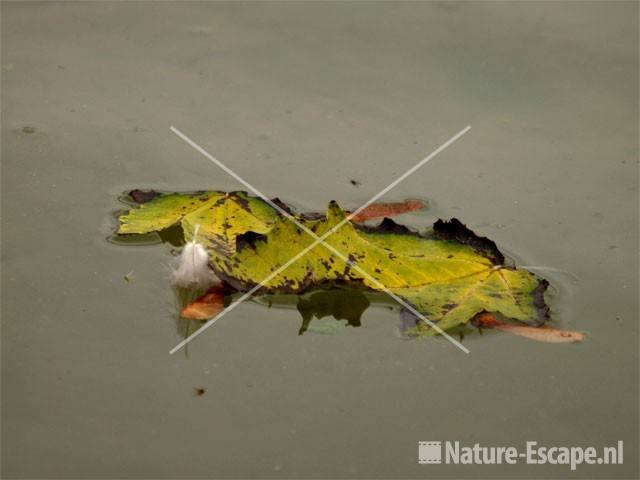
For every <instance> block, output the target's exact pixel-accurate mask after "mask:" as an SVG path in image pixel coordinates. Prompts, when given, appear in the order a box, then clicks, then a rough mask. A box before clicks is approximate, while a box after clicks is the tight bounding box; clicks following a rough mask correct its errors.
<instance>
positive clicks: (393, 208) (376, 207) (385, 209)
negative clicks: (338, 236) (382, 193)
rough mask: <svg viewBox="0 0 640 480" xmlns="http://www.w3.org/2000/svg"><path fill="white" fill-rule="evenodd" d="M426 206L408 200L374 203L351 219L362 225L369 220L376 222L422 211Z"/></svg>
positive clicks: (418, 201)
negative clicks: (376, 220)
mask: <svg viewBox="0 0 640 480" xmlns="http://www.w3.org/2000/svg"><path fill="white" fill-rule="evenodd" d="M424 207H425V204H424V202H423V201H421V200H406V201H404V202H390V203H374V204H372V205H369V206H368V207H366V208H364V209H363V210H362V211H360V212H358V214H357V215H355V216H353V217H352V218H351V221H352V222H354V223H362V222H365V221H367V220H375V219H378V218H384V217H393V216H394V215H401V214H403V213H407V212H413V211H414V210H420V209H421V208H424Z"/></svg>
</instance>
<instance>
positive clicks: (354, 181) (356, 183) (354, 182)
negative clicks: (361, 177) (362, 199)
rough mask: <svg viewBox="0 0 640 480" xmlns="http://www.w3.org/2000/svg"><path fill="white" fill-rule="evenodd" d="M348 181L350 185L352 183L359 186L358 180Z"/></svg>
mask: <svg viewBox="0 0 640 480" xmlns="http://www.w3.org/2000/svg"><path fill="white" fill-rule="evenodd" d="M349 182H350V183H351V185H353V186H354V187H359V186H360V182H359V181H358V180H353V179H351V180H349Z"/></svg>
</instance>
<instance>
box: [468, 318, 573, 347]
mask: <svg viewBox="0 0 640 480" xmlns="http://www.w3.org/2000/svg"><path fill="white" fill-rule="evenodd" d="M473 323H474V324H475V325H476V326H477V327H480V328H496V329H498V330H503V331H505V332H509V333H512V334H513V335H518V336H520V337H525V338H528V339H530V340H536V341H538V342H545V343H575V342H582V341H583V340H584V338H585V336H584V333H582V332H576V331H573V330H560V329H558V328H553V327H529V326H524V325H513V324H510V323H504V322H501V321H499V320H498V319H496V317H494V316H493V315H491V314H490V313H486V312H485V313H480V314H478V315H476V316H475V318H474V319H473Z"/></svg>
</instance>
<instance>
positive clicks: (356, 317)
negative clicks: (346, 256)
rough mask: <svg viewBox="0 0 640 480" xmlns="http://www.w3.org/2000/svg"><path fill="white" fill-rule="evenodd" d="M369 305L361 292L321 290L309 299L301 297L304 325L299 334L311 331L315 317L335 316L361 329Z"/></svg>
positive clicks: (300, 303) (299, 309) (299, 303)
mask: <svg viewBox="0 0 640 480" xmlns="http://www.w3.org/2000/svg"><path fill="white" fill-rule="evenodd" d="M369 305H370V302H369V300H368V299H367V297H366V296H365V295H364V294H363V293H362V292H361V291H359V290H345V289H339V290H336V289H334V290H320V291H317V292H314V293H312V294H311V295H309V296H308V297H307V298H305V297H300V299H299V300H298V305H297V307H298V311H299V312H300V315H302V325H301V326H300V330H298V334H299V335H302V334H303V333H304V332H306V331H307V330H308V329H309V324H310V323H311V320H313V318H314V317H315V318H317V319H318V320H321V319H323V318H325V317H330V316H333V318H335V319H336V320H346V321H347V325H351V326H352V327H359V326H360V318H361V317H362V314H363V313H364V311H365V310H366V309H367V308H369Z"/></svg>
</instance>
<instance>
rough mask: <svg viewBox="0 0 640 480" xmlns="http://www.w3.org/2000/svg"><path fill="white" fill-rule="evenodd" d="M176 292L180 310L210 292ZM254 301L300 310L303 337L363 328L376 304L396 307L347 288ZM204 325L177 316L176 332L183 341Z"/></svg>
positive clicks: (226, 299)
mask: <svg viewBox="0 0 640 480" xmlns="http://www.w3.org/2000/svg"><path fill="white" fill-rule="evenodd" d="M174 291H175V295H176V300H177V304H178V311H182V310H183V309H184V307H186V306H187V305H189V304H191V303H193V302H194V301H196V300H201V299H202V296H203V295H204V294H205V293H206V292H204V291H194V290H188V289H183V288H176V289H174ZM240 295H241V294H240V293H238V292H235V293H229V294H227V295H226V296H225V297H224V306H228V305H229V304H230V303H231V302H233V301H234V300H235V299H236V297H239V296H240ZM251 300H252V301H254V302H255V303H258V304H260V305H263V306H265V307H267V308H272V307H275V308H286V309H294V308H295V309H296V310H298V312H299V313H300V316H301V320H302V322H301V325H300V328H299V329H298V334H300V335H302V334H304V333H305V332H310V333H319V334H331V333H337V332H338V331H339V330H341V329H342V328H344V327H347V326H352V327H359V326H361V318H362V314H363V313H364V312H365V310H366V309H367V308H369V306H371V305H372V304H376V305H380V306H382V305H385V306H386V307H387V308H390V309H393V308H394V307H393V305H394V304H393V303H392V302H391V301H390V299H389V297H387V296H386V295H384V294H381V293H379V292H368V291H363V290H357V289H347V288H333V289H327V290H312V291H310V292H306V293H304V294H300V295H292V294H286V295H273V294H267V295H259V296H255V297H253V298H252V299H251ZM204 323H206V320H190V319H186V318H182V317H181V316H180V315H179V314H178V315H177V316H176V329H177V332H178V335H180V336H181V337H183V338H186V337H188V336H189V335H191V334H192V333H193V332H195V331H196V330H197V329H199V328H200V327H202V325H204ZM405 324H406V325H409V326H415V320H414V321H413V324H411V322H407V321H403V322H401V324H400V327H401V330H402V331H404V328H403V325H405Z"/></svg>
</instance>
